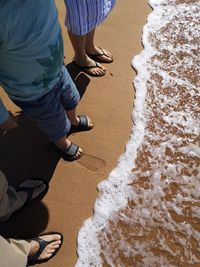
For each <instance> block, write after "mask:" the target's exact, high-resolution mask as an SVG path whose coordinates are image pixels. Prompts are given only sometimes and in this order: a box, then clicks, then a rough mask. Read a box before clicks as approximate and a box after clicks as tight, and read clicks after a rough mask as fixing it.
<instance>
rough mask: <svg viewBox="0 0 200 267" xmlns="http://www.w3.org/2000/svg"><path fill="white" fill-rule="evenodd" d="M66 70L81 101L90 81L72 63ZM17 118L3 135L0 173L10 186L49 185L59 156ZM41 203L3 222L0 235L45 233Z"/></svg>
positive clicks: (35, 130) (44, 211)
mask: <svg viewBox="0 0 200 267" xmlns="http://www.w3.org/2000/svg"><path fill="white" fill-rule="evenodd" d="M66 67H67V69H68V71H69V73H70V75H71V77H72V79H73V80H74V82H75V84H76V86H77V89H78V91H79V92H80V96H81V97H82V96H83V94H84V93H85V91H86V88H87V86H88V84H89V82H90V79H89V78H88V77H87V76H86V75H84V74H82V73H80V72H79V71H78V70H77V68H75V66H74V64H73V63H70V64H68V65H67V66H66ZM16 118H17V121H18V124H19V126H18V127H17V128H15V129H13V130H11V131H8V132H7V134H6V135H4V136H2V135H0V170H2V171H3V172H4V174H5V175H6V178H7V179H8V183H9V185H10V186H18V185H19V184H20V183H22V182H23V181H25V180H27V179H31V178H43V179H44V180H46V181H47V182H48V183H49V182H50V180H51V177H52V176H53V173H54V171H55V168H56V166H57V164H58V161H59V160H60V156H59V154H57V153H56V151H55V150H54V147H53V145H52V144H50V143H49V142H48V141H47V139H46V137H45V136H44V135H43V134H42V133H41V132H40V130H39V129H38V128H37V126H36V125H34V124H33V123H32V121H30V120H29V119H28V118H27V117H26V116H25V115H24V114H23V113H22V112H21V113H18V114H17V115H16ZM43 197H44V196H43ZM41 199H42V198H41ZM41 199H37V200H34V201H33V202H32V203H31V204H29V205H27V206H25V207H24V208H22V209H21V210H20V211H18V212H16V213H15V214H13V215H12V216H11V218H10V219H9V220H8V221H7V222H3V223H2V222H1V223H0V235H2V236H4V237H12V238H13V237H17V238H30V237H33V236H37V235H38V234H39V233H41V232H42V231H44V230H45V228H46V225H47V223H48V220H49V212H48V208H47V207H46V206H45V205H44V204H43V203H42V202H41Z"/></svg>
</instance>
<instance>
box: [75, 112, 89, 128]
mask: <svg viewBox="0 0 200 267" xmlns="http://www.w3.org/2000/svg"><path fill="white" fill-rule="evenodd" d="M78 117H79V119H80V121H79V124H78V126H77V127H80V128H87V127H88V119H87V117H86V116H84V115H79V116H78Z"/></svg>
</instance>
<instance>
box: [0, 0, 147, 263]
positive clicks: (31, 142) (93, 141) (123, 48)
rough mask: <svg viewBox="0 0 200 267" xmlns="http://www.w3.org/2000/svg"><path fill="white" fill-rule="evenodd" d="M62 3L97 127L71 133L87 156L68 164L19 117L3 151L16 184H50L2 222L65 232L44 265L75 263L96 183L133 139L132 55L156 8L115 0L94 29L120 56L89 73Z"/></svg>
mask: <svg viewBox="0 0 200 267" xmlns="http://www.w3.org/2000/svg"><path fill="white" fill-rule="evenodd" d="M56 2H57V6H58V9H59V16H60V22H61V26H62V30H63V36H64V40H65V63H66V64H67V67H68V69H69V71H70V73H71V75H72V77H73V78H74V79H75V82H76V84H77V87H78V89H79V90H80V93H81V95H82V99H81V102H80V104H79V106H78V113H79V114H87V115H89V116H90V117H91V118H92V119H93V121H94V124H95V127H94V129H93V130H92V131H90V132H85V133H77V134H74V135H72V136H70V140H71V141H73V142H74V143H76V144H79V145H80V146H81V147H82V148H83V149H84V151H85V153H87V155H86V156H84V157H83V158H82V159H81V160H80V161H78V162H73V163H69V162H64V161H63V160H62V159H60V158H59V157H58V156H57V155H55V153H54V151H53V150H52V148H51V146H49V144H48V142H47V141H46V140H45V138H44V137H43V136H42V135H41V134H40V133H39V131H38V130H37V129H36V128H35V126H33V125H31V124H30V122H28V121H27V120H26V119H25V118H24V117H23V116H22V115H18V117H19V121H20V128H19V129H16V130H14V131H13V133H9V134H8V135H7V136H6V137H5V138H4V139H2V138H0V146H1V148H2V151H3V152H4V154H5V157H4V158H3V159H1V161H0V168H1V169H3V170H4V172H5V173H6V175H7V176H8V179H9V181H10V183H11V184H18V183H19V182H20V181H21V180H22V179H24V178H25V177H27V178H28V177H29V175H30V174H31V176H32V177H33V176H42V177H44V178H45V179H47V180H49V181H50V189H49V191H48V193H47V195H46V196H45V197H44V198H43V200H42V202H36V203H33V204H32V205H31V206H29V207H27V208H25V209H23V210H22V211H20V212H19V213H18V214H16V215H15V216H13V218H12V220H11V221H10V222H8V223H7V224H2V225H0V228H1V229H2V230H3V231H4V232H5V234H7V235H10V233H12V234H13V235H16V236H27V234H28V235H29V236H31V235H35V234H38V233H40V232H48V231H52V230H56V231H59V232H61V233H62V234H63V235H64V244H63V247H62V249H61V250H60V252H59V254H58V255H57V256H56V257H55V258H54V259H52V260H51V261H50V262H48V263H46V264H43V266H44V267H45V266H48V267H51V266H52V267H53V266H59V267H64V266H67V267H72V266H74V265H75V263H76V259H77V255H76V237H77V234H78V231H79V229H80V227H81V226H82V224H83V221H84V220H85V219H87V218H88V217H91V215H92V207H93V204H94V201H95V199H96V197H97V190H96V186H97V184H98V183H99V182H100V181H102V180H104V179H106V178H107V176H108V174H109V173H110V171H111V170H112V169H113V168H114V167H115V165H116V162H117V159H118V158H119V156H120V155H121V154H122V153H123V151H124V146H125V144H126V142H127V141H128V139H129V133H130V130H131V128H132V121H131V113H132V109H133V97H134V90H133V86H132V80H133V79H134V76H135V73H134V71H133V69H132V68H131V60H132V58H133V56H134V55H136V54H138V53H139V52H140V51H141V50H142V46H141V41H140V40H141V34H142V27H143V25H144V24H145V21H146V18H147V14H148V13H149V12H150V8H149V7H148V4H147V1H144V0H135V1H133V0H123V1H122V0H119V1H117V4H116V7H115V8H114V10H113V12H112V13H111V15H110V16H109V18H108V19H107V20H106V21H105V22H104V23H103V24H102V25H101V26H100V27H99V28H98V29H97V32H96V43H97V45H98V46H101V47H103V48H107V49H109V50H110V51H111V52H112V53H113V55H114V62H113V63H112V64H107V65H105V67H106V68H107V74H106V76H105V77H102V78H91V77H89V76H87V75H85V74H83V73H78V72H77V69H76V68H74V66H73V64H70V62H71V61H72V57H73V50H72V48H71V45H70V42H69V39H68V37H67V32H66V29H65V26H64V17H65V8H64V4H63V1H60V0H57V1H56ZM0 96H2V98H3V101H4V103H6V105H7V107H8V108H9V109H10V110H11V111H12V112H16V111H17V110H18V109H17V108H16V107H15V106H14V105H13V104H12V103H11V102H10V101H9V100H8V98H7V97H6V96H5V95H4V94H3V93H2V91H1V92H0ZM27 124H29V127H27ZM11 152H12V153H11ZM23 177H24V178H23Z"/></svg>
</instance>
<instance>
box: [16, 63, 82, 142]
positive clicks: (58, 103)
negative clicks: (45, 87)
mask: <svg viewBox="0 0 200 267" xmlns="http://www.w3.org/2000/svg"><path fill="white" fill-rule="evenodd" d="M79 100H80V96H79V92H78V90H77V89H76V86H75V84H74V82H73V81H72V79H71V77H70V75H69V73H68V72H67V70H66V68H65V67H64V66H63V68H62V75H61V78H60V81H59V82H58V83H57V84H56V85H55V86H54V88H53V89H52V90H51V91H50V92H48V93H47V94H46V95H43V96H42V97H40V98H38V99H36V100H33V101H19V100H13V102H14V103H15V104H16V105H17V106H19V107H20V108H21V109H22V111H23V112H24V113H25V114H26V115H27V117H29V118H31V119H32V120H33V121H34V122H35V123H36V124H37V126H38V127H39V129H40V130H41V131H42V132H43V133H44V134H45V135H46V136H47V138H48V140H49V141H50V142H55V141H57V140H59V139H60V138H62V137H64V136H66V135H67V133H68V132H69V130H70V128H71V123H70V121H69V119H68V118H67V115H66V112H65V111H66V110H71V109H73V108H75V107H76V105H77V104H78V102H79Z"/></svg>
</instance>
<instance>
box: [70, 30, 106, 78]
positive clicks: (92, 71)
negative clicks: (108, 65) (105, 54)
mask: <svg viewBox="0 0 200 267" xmlns="http://www.w3.org/2000/svg"><path fill="white" fill-rule="evenodd" d="M68 35H69V38H70V40H71V43H72V46H73V49H74V53H75V56H74V61H75V63H76V64H77V65H78V66H80V67H82V69H83V70H86V71H85V72H86V73H87V74H89V75H93V76H103V75H104V74H105V68H104V67H103V66H102V65H100V64H98V66H97V65H96V62H95V61H94V60H92V59H91V58H90V57H89V56H88V55H87V53H86V50H85V47H86V35H81V36H79V35H75V34H73V33H72V32H70V31H68ZM84 67H86V68H84ZM90 67H92V68H90Z"/></svg>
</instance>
